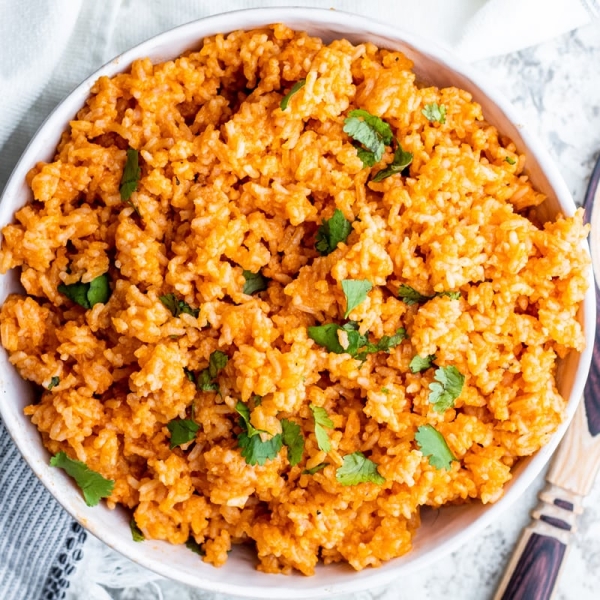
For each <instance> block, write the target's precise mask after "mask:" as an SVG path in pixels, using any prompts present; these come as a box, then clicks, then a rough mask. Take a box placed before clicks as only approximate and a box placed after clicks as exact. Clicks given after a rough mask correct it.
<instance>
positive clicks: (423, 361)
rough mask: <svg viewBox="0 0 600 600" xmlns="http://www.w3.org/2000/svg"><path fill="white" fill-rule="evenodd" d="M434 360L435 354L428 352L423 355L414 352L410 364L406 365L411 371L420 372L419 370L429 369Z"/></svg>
mask: <svg viewBox="0 0 600 600" xmlns="http://www.w3.org/2000/svg"><path fill="white" fill-rule="evenodd" d="M434 360H435V354H428V355H427V356H425V357H422V356H419V355H418V354H416V355H415V356H413V359H412V360H411V361H410V365H408V367H409V369H410V370H411V372H412V373H420V372H421V371H426V370H427V369H429V368H430V367H431V366H432V365H433V361H434Z"/></svg>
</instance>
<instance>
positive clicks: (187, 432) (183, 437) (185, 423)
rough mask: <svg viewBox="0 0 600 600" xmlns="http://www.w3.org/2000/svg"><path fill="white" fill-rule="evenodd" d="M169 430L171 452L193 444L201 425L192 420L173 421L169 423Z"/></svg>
mask: <svg viewBox="0 0 600 600" xmlns="http://www.w3.org/2000/svg"><path fill="white" fill-rule="evenodd" d="M167 429H168V430H169V431H170V433H171V443H170V444H169V447H170V448H171V450H173V448H175V447H177V446H181V444H187V443H188V442H191V441H192V440H193V439H194V438H195V437H196V433H197V432H198V429H200V425H198V423H196V422H195V421H192V420H191V419H173V420H172V421H169V423H167Z"/></svg>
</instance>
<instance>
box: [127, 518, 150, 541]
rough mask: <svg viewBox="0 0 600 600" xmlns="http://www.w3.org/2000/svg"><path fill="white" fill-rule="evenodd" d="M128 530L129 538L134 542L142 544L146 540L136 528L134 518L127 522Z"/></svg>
mask: <svg viewBox="0 0 600 600" xmlns="http://www.w3.org/2000/svg"><path fill="white" fill-rule="evenodd" d="M129 529H131V537H132V538H133V541H134V542H143V541H144V540H145V539H146V538H145V537H144V534H143V533H142V530H141V529H140V528H139V527H138V526H137V523H136V522H135V518H134V517H131V521H129Z"/></svg>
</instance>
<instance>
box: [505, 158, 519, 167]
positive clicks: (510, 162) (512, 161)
mask: <svg viewBox="0 0 600 600" xmlns="http://www.w3.org/2000/svg"><path fill="white" fill-rule="evenodd" d="M504 160H505V161H506V162H507V163H508V164H509V165H516V164H517V161H516V159H514V158H512V157H511V156H505V157H504Z"/></svg>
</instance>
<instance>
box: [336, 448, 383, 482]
mask: <svg viewBox="0 0 600 600" xmlns="http://www.w3.org/2000/svg"><path fill="white" fill-rule="evenodd" d="M335 478H336V479H337V480H338V481H339V483H341V484H342V485H358V484H359V483H376V484H377V485H382V484H383V483H385V477H383V476H382V475H380V473H379V471H378V470H377V465H376V464H375V463H374V462H373V461H372V460H369V459H368V458H367V457H366V456H365V455H364V454H363V453H362V452H354V453H352V454H347V455H346V456H344V464H343V465H342V466H341V467H339V468H338V469H337V470H336V472H335Z"/></svg>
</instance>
